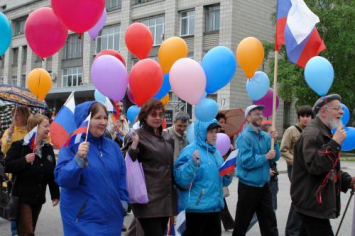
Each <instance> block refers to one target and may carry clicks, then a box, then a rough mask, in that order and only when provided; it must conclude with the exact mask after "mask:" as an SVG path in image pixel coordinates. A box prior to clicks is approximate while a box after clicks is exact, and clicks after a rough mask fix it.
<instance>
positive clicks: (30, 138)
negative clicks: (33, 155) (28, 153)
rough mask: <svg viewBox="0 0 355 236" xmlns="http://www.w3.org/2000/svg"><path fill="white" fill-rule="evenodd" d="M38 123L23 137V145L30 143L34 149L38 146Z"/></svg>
mask: <svg viewBox="0 0 355 236" xmlns="http://www.w3.org/2000/svg"><path fill="white" fill-rule="evenodd" d="M37 129H38V125H37V126H35V127H34V128H33V129H32V130H31V131H30V132H28V133H27V134H26V135H25V137H24V138H23V145H24V146H25V145H28V146H29V147H30V148H31V149H32V150H33V149H34V148H35V146H36V138H37Z"/></svg>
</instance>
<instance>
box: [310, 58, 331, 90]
mask: <svg viewBox="0 0 355 236" xmlns="http://www.w3.org/2000/svg"><path fill="white" fill-rule="evenodd" d="M304 77H305V78H306V82H307V84H308V86H309V87H310V88H311V89H312V90H313V91H314V92H316V93H317V94H318V95H319V96H325V95H326V94H327V93H328V91H329V89H330V87H331V86H332V84H333V79H334V69H333V66H332V64H331V63H330V62H329V61H328V60H327V59H325V58H324V57H319V56H317V57H313V58H312V59H310V60H309V61H308V62H307V65H306V67H305V69H304Z"/></svg>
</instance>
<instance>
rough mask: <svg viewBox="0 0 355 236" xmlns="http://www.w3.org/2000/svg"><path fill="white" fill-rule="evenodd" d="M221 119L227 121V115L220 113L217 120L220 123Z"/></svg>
mask: <svg viewBox="0 0 355 236" xmlns="http://www.w3.org/2000/svg"><path fill="white" fill-rule="evenodd" d="M220 119H225V120H227V118H226V115H225V114H224V113H218V114H217V116H216V120H217V121H219V120H220Z"/></svg>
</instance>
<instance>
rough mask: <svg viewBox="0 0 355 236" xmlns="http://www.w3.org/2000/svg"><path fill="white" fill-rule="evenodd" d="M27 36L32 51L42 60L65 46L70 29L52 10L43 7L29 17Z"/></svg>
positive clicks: (26, 29) (26, 26)
mask: <svg viewBox="0 0 355 236" xmlns="http://www.w3.org/2000/svg"><path fill="white" fill-rule="evenodd" d="M25 36H26V40H27V43H28V45H30V48H31V49H32V51H33V52H34V53H35V54H36V55H37V56H39V57H40V58H47V57H50V56H52V55H53V54H55V53H56V52H58V51H59V50H60V49H61V48H62V47H63V46H64V44H65V41H66V40H67V37H68V28H67V27H66V26H65V25H64V24H63V23H62V22H61V21H60V20H59V19H58V18H57V16H56V15H55V14H54V12H53V10H52V9H51V8H49V7H42V8H39V9H37V10H35V11H34V12H32V13H31V14H30V15H29V16H28V18H27V20H26V25H25Z"/></svg>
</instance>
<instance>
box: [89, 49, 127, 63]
mask: <svg viewBox="0 0 355 236" xmlns="http://www.w3.org/2000/svg"><path fill="white" fill-rule="evenodd" d="M102 55H111V56H114V57H116V58H117V59H118V60H120V61H121V62H122V64H123V65H124V66H126V62H125V60H124V59H123V57H122V56H121V54H120V53H119V52H117V51H115V50H112V49H105V50H102V51H101V52H99V53H98V54H97V55H96V57H95V59H94V61H95V60H96V59H97V58H98V57H99V56H102Z"/></svg>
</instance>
